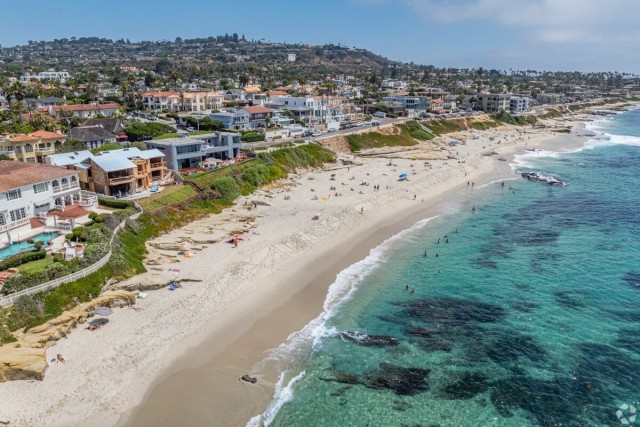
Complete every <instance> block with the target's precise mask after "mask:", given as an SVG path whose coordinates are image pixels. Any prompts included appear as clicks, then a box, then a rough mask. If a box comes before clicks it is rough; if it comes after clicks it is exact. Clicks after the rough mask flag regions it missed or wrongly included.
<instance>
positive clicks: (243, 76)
mask: <svg viewBox="0 0 640 427" xmlns="http://www.w3.org/2000/svg"><path fill="white" fill-rule="evenodd" d="M238 82H239V83H240V87H245V86H247V85H248V84H249V76H247V75H246V74H241V75H240V77H238Z"/></svg>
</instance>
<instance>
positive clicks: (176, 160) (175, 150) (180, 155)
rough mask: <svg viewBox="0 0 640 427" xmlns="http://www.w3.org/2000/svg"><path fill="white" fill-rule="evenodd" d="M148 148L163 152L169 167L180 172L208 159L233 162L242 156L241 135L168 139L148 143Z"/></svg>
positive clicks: (218, 133) (230, 134) (219, 133)
mask: <svg viewBox="0 0 640 427" xmlns="http://www.w3.org/2000/svg"><path fill="white" fill-rule="evenodd" d="M146 144H147V147H149V148H150V149H156V150H158V151H160V152H162V153H163V154H164V155H165V156H166V157H165V158H166V161H167V167H168V168H169V169H171V170H174V171H176V172H179V171H180V170H182V169H187V168H195V167H198V166H199V165H200V163H201V162H203V161H205V160H207V159H218V160H232V159H234V158H236V157H237V156H238V155H239V154H240V148H242V141H241V140H240V134H238V133H228V132H216V133H210V134H203V135H194V136H190V137H188V138H168V139H159V140H151V141H147V142H146Z"/></svg>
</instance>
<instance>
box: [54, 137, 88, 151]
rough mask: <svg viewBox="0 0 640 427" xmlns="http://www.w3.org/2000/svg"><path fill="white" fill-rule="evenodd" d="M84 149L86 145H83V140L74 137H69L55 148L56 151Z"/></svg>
mask: <svg viewBox="0 0 640 427" xmlns="http://www.w3.org/2000/svg"><path fill="white" fill-rule="evenodd" d="M86 149H87V146H86V145H84V142H82V141H80V140H78V139H75V138H69V139H67V140H66V141H65V142H63V143H62V145H60V146H59V147H57V148H56V153H71V152H73V151H82V150H86Z"/></svg>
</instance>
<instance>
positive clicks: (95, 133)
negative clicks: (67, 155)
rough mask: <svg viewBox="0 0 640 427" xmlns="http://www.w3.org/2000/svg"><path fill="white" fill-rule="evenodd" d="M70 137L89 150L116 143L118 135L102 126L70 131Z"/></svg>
mask: <svg viewBox="0 0 640 427" xmlns="http://www.w3.org/2000/svg"><path fill="white" fill-rule="evenodd" d="M69 137H70V138H73V139H77V140H78V141H80V142H82V143H83V144H84V145H86V147H87V148H88V149H93V148H98V147H102V146H103V145H105V144H110V143H114V142H116V135H115V134H114V133H112V132H109V131H108V130H107V129H105V128H103V127H102V126H100V125H92V126H78V127H75V128H71V129H70V130H69Z"/></svg>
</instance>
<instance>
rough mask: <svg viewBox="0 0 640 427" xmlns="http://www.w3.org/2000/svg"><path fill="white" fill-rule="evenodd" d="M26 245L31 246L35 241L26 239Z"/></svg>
mask: <svg viewBox="0 0 640 427" xmlns="http://www.w3.org/2000/svg"><path fill="white" fill-rule="evenodd" d="M27 243H28V244H30V245H33V244H34V243H35V241H34V240H33V239H27Z"/></svg>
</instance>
